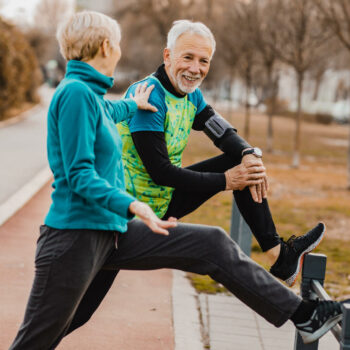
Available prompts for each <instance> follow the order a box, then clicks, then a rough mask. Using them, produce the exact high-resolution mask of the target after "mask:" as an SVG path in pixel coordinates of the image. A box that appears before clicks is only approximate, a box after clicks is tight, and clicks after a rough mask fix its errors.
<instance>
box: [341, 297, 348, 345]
mask: <svg viewBox="0 0 350 350" xmlns="http://www.w3.org/2000/svg"><path fill="white" fill-rule="evenodd" d="M342 309H343V321H342V334H341V341H340V350H349V349H350V304H349V303H346V304H343V305H342Z"/></svg>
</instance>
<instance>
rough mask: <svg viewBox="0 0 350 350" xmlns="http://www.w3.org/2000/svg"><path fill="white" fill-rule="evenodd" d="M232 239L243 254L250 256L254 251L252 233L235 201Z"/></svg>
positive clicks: (231, 231) (232, 216)
mask: <svg viewBox="0 0 350 350" xmlns="http://www.w3.org/2000/svg"><path fill="white" fill-rule="evenodd" d="M230 235H231V238H232V239H233V240H234V241H235V242H236V243H237V244H238V245H239V246H240V247H241V249H242V250H243V252H244V253H245V254H246V255H248V256H250V253H251V250H252V232H251V231H250V228H249V226H248V225H247V223H246V222H245V220H244V219H243V216H242V215H241V213H240V211H239V209H238V207H237V204H236V202H235V200H233V204H232V214H231V229H230Z"/></svg>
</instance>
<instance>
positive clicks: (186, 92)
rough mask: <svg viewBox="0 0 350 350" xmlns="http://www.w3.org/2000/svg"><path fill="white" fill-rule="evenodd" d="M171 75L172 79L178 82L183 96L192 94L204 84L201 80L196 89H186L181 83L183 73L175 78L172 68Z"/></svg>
mask: <svg viewBox="0 0 350 350" xmlns="http://www.w3.org/2000/svg"><path fill="white" fill-rule="evenodd" d="M170 75H171V78H172V79H173V81H176V83H177V85H178V87H179V89H180V90H181V92H182V93H183V94H190V93H192V92H193V91H195V90H196V89H197V88H198V87H199V86H200V85H201V83H202V80H200V81H199V82H198V83H197V84H196V85H195V86H194V87H192V88H189V87H186V86H184V85H183V84H182V82H181V73H179V74H178V76H175V75H174V72H173V70H172V68H171V69H170Z"/></svg>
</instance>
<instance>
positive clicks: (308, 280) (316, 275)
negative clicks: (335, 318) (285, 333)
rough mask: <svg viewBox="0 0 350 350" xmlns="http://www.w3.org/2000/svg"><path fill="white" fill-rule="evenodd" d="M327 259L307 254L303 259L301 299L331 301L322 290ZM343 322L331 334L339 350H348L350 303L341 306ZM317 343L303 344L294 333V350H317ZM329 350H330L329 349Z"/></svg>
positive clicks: (299, 337) (349, 343) (349, 348)
mask: <svg viewBox="0 0 350 350" xmlns="http://www.w3.org/2000/svg"><path fill="white" fill-rule="evenodd" d="M326 264H327V257H326V256H325V255H323V254H307V255H305V258H304V264H303V270H302V280H301V286H300V293H301V297H302V298H303V299H304V300H315V299H317V298H318V299H320V300H331V298H330V296H329V295H328V294H327V292H326V291H325V290H324V288H323V282H324V279H325V275H326ZM342 311H343V320H342V322H341V325H340V324H337V325H335V326H334V327H333V328H332V330H331V331H332V333H333V335H334V336H335V338H336V339H337V340H338V342H339V346H340V347H339V349H340V350H350V303H345V304H343V305H342ZM317 349H318V341H315V342H313V343H311V344H304V343H303V341H302V339H301V336H300V335H299V333H298V331H296V332H295V343H294V350H317ZM330 350H331V349H330Z"/></svg>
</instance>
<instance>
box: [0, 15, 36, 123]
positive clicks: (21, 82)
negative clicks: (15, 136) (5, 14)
mask: <svg viewBox="0 0 350 350" xmlns="http://www.w3.org/2000/svg"><path fill="white" fill-rule="evenodd" d="M41 82H42V78H41V73H40V70H39V66H38V62H37V59H36V57H35V54H34V52H33V50H32V48H31V47H30V45H29V43H28V41H27V40H26V38H25V37H24V35H23V34H22V33H21V32H20V31H19V30H18V29H17V28H16V27H15V26H14V25H12V24H9V23H7V22H5V21H4V20H3V19H1V18H0V120H1V119H4V118H5V117H6V113H7V112H8V111H9V109H11V108H13V107H20V106H21V105H22V104H23V103H25V102H38V101H39V98H38V96H37V88H38V87H39V85H40V84H41Z"/></svg>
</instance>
